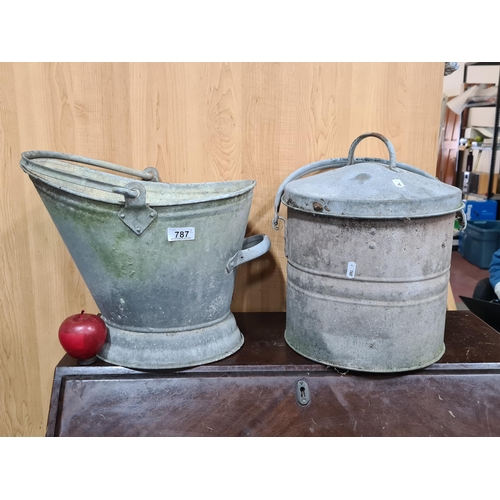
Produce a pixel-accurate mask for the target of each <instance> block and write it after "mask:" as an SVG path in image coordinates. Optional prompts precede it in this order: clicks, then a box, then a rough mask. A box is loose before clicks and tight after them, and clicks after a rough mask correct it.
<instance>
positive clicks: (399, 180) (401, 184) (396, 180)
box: [392, 179, 405, 188]
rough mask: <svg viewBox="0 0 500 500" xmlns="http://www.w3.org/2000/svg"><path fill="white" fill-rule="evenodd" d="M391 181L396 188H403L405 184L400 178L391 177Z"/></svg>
mask: <svg viewBox="0 0 500 500" xmlns="http://www.w3.org/2000/svg"><path fill="white" fill-rule="evenodd" d="M392 182H394V184H395V185H396V186H397V187H398V188H404V187H405V185H404V184H403V183H402V182H401V179H392Z"/></svg>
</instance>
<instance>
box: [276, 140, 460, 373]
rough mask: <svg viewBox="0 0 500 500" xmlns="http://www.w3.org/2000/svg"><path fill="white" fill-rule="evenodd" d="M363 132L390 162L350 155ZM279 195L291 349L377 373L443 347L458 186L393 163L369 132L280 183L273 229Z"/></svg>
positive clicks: (424, 362) (410, 366)
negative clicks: (344, 152) (343, 151)
mask: <svg viewBox="0 0 500 500" xmlns="http://www.w3.org/2000/svg"><path fill="white" fill-rule="evenodd" d="M367 137H376V138H378V139H380V140H382V141H383V142H384V143H385V144H386V146H387V148H388V150H389V157H390V158H389V161H387V160H383V159H374V158H354V151H355V148H356V146H357V145H358V144H359V142H360V141H361V140H363V139H365V138H367ZM326 169H333V170H330V171H328V172H325V173H321V174H319V175H313V176H308V177H306V178H303V179H300V178H301V177H303V176H305V175H307V174H310V173H313V172H318V171H321V170H326ZM281 203H283V204H284V205H286V206H287V219H286V221H285V254H286V256H287V259H288V265H287V306H286V332H285V339H286V342H287V343H288V345H289V346H290V347H292V348H293V349H294V350H295V351H297V352H298V353H299V354H302V355H303V356H305V357H306V358H309V359H312V360H314V361H317V362H319V363H322V364H325V365H330V366H334V367H339V368H345V369H351V370H359V371H366V372H382V373H383V372H401V371H408V370H416V369H418V368H423V367H426V366H429V365H431V364H432V363H434V362H436V361H437V360H438V359H439V358H440V357H441V356H442V355H443V353H444V350H445V346H444V326H445V316H446V301H447V290H448V281H449V269H450V262H451V250H452V240H453V228H454V221H455V218H456V217H457V216H458V217H460V218H462V220H464V221H465V217H463V213H462V208H463V203H462V193H461V191H460V190H459V189H458V188H456V187H453V186H449V185H447V184H444V183H442V182H441V181H439V180H437V179H436V178H434V177H433V176H431V175H430V174H427V173H426V172H424V171H422V170H419V169H417V168H415V167H412V166H409V165H406V164H403V163H397V162H396V155H395V151H394V147H393V146H392V144H391V143H390V141H389V140H388V139H386V138H385V137H384V136H382V135H380V134H377V133H370V134H364V135H362V136H360V137H358V138H357V139H356V140H355V141H354V142H353V144H352V145H351V148H350V150H349V154H348V158H338V159H332V160H325V161H320V162H316V163H312V164H310V165H306V166H305V167H302V168H301V169H299V170H297V171H296V172H294V173H293V174H291V175H290V176H289V177H288V178H287V179H286V180H285V181H284V182H283V183H282V185H281V186H280V188H279V190H278V193H277V195H276V200H275V216H274V219H273V226H274V228H275V229H278V220H279V219H283V218H282V217H280V216H279V215H278V212H279V208H280V204H281ZM283 220H285V219H283Z"/></svg>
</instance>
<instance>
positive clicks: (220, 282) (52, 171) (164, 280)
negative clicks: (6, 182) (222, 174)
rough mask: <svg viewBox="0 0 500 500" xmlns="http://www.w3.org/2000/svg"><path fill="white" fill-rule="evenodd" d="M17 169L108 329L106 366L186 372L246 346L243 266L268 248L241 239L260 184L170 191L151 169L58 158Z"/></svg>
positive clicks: (52, 155)
mask: <svg viewBox="0 0 500 500" xmlns="http://www.w3.org/2000/svg"><path fill="white" fill-rule="evenodd" d="M20 164H21V167H22V169H23V170H24V171H25V172H26V173H27V174H28V175H29V176H30V179H31V180H32V181H33V184H34V185H35V187H36V189H37V191H38V193H39V195H40V197H41V198H42V201H43V203H44V205H45V207H46V208H47V210H48V212H49V214H50V215H51V217H52V220H53V221H54V223H55V225H56V227H57V229H58V231H59V233H60V235H61V236H62V238H63V240H64V242H65V244H66V246H67V248H68V250H69V252H70V254H71V256H72V258H73V260H74V261H75V263H76V265H77V267H78V269H79V271H80V273H81V275H82V277H83V279H84V280H85V283H86V284H87V286H88V288H89V290H90V292H91V294H92V296H93V297H94V300H95V302H96V304H97V306H98V307H99V310H100V312H101V314H102V319H103V320H104V322H105V323H106V325H107V327H108V337H107V340H106V343H105V345H104V347H103V349H102V350H101V352H100V353H99V354H98V357H99V358H101V359H102V360H104V361H107V362H109V363H112V364H116V365H122V366H126V367H130V368H139V369H169V368H183V367H188V366H194V365H200V364H205V363H210V362H213V361H217V360H219V359H222V358H225V357H226V356H229V355H230V354H232V353H233V352H235V351H237V350H238V349H239V348H240V347H241V346H242V344H243V336H242V334H241V332H240V331H239V329H238V327H237V325H236V322H235V319H234V316H233V314H232V313H231V311H230V305H231V300H232V295H233V291H234V280H235V274H236V270H237V266H239V265H240V264H243V263H244V262H248V261H250V260H252V259H255V258H257V257H259V256H261V255H263V254H265V253H266V252H267V251H268V249H269V247H270V241H269V238H268V236H266V235H256V236H251V237H249V238H245V237H244V236H245V230H246V226H247V222H248V215H249V212H250V207H251V203H252V194H253V188H254V186H255V181H252V180H241V181H230V182H213V183H201V184H168V183H163V182H160V181H159V179H158V172H157V171H156V170H155V169H154V168H146V169H145V170H144V171H137V170H132V169H129V168H126V167H122V166H120V165H115V164H111V163H108V162H103V161H100V160H94V159H91V158H85V157H82V156H76V155H69V154H63V153H57V152H51V151H28V152H25V153H23V154H22V159H21V161H20ZM78 164H83V165H91V166H94V167H100V168H104V169H107V170H112V171H115V172H117V174H120V175H116V174H111V173H108V172H104V171H100V170H96V169H93V168H89V167H87V166H83V165H78ZM127 176H133V177H138V178H139V179H140V180H133V179H131V178H130V177H127Z"/></svg>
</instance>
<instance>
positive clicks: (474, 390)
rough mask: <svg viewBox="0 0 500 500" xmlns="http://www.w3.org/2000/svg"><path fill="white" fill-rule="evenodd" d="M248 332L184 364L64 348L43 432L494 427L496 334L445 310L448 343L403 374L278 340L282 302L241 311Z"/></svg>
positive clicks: (497, 429) (471, 430)
mask: <svg viewBox="0 0 500 500" xmlns="http://www.w3.org/2000/svg"><path fill="white" fill-rule="evenodd" d="M235 316H236V320H237V322H238V325H239V327H240V329H241V331H242V333H243V335H244V337H245V344H244V346H243V347H242V348H241V350H240V351H238V352H237V353H235V354H234V355H232V356H230V357H229V358H226V359H225V360H222V361H219V362H217V363H213V364H210V365H206V366H200V367H196V368H191V369H185V370H170V371H161V372H157V371H151V372H145V371H137V370H131V369H126V368H122V367H118V366H111V365H108V364H106V363H103V362H97V363H95V364H93V365H91V366H79V365H78V364H77V363H76V361H75V360H73V359H72V358H70V357H69V356H65V357H64V358H63V359H62V360H61V362H60V363H59V365H58V366H57V367H56V369H55V375H54V384H53V390H52V398H51V405H50V413H49V420H48V427H47V436H500V334H499V333H498V332H497V331H496V330H494V329H492V328H491V327H489V326H488V325H487V324H486V323H484V322H483V321H481V320H480V319H479V318H477V317H476V316H474V315H473V314H472V313H470V312H468V311H450V312H448V313H447V321H446V333H445V344H446V353H445V354H444V356H443V357H442V358H441V360H440V361H439V363H436V364H434V365H432V366H431V367H428V368H426V369H423V370H418V371H415V372H410V373H405V374H394V375H380V374H376V375H375V374H366V373H355V372H344V371H342V370H337V369H335V368H330V367H326V366H322V365H319V364H317V363H314V362H312V361H309V360H307V359H305V358H303V357H302V356H300V355H299V354H297V353H295V352H294V351H293V350H292V349H290V348H289V347H288V346H287V345H286V343H285V341H284V328H285V314H284V313H241V314H236V315H235Z"/></svg>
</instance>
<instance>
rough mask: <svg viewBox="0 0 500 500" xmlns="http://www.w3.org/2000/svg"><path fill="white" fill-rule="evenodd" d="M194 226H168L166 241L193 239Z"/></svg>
mask: <svg viewBox="0 0 500 500" xmlns="http://www.w3.org/2000/svg"><path fill="white" fill-rule="evenodd" d="M194 237H195V231H194V227H169V228H168V230H167V239H168V241H187V240H194Z"/></svg>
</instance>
